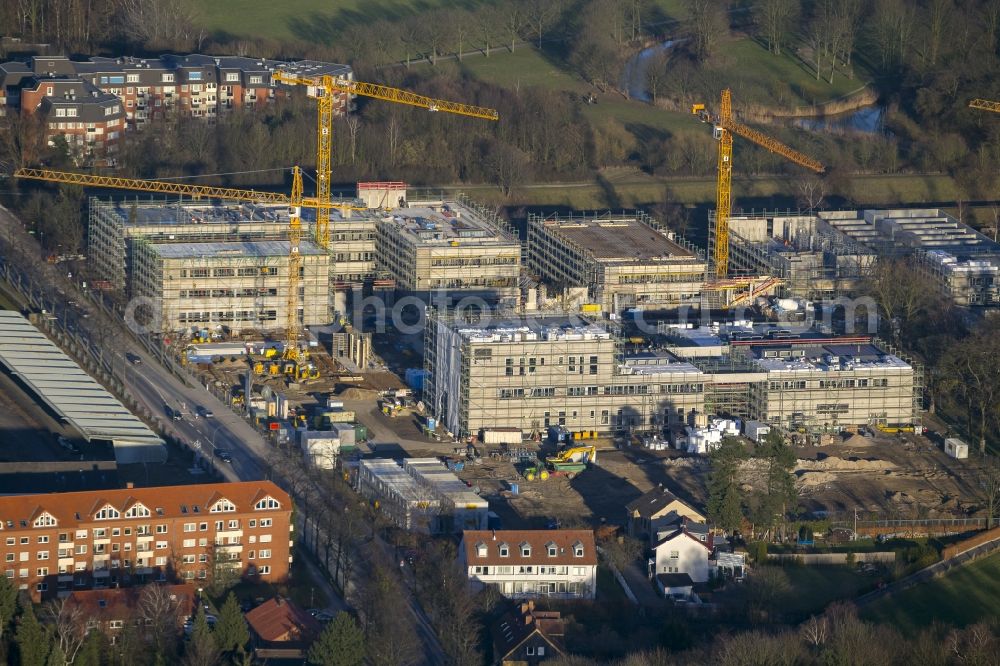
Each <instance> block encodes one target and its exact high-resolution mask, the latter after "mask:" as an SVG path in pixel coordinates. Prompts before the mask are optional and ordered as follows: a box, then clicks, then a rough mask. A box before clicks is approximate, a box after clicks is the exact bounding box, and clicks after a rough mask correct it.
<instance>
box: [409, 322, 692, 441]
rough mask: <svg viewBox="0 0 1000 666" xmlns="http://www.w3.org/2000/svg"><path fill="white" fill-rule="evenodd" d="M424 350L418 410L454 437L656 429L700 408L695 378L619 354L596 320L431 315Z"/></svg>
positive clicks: (665, 364) (653, 356) (664, 359)
mask: <svg viewBox="0 0 1000 666" xmlns="http://www.w3.org/2000/svg"><path fill="white" fill-rule="evenodd" d="M424 342H425V347H424V362H425V367H426V369H427V371H428V375H427V378H426V380H425V384H424V394H423V395H424V402H425V403H426V404H427V405H428V406H429V407H430V408H431V410H432V411H433V413H434V414H435V415H437V417H438V419H439V420H440V422H441V423H442V424H444V426H445V427H446V428H447V429H448V430H449V431H451V432H453V433H456V434H458V435H461V436H468V435H476V434H478V432H479V431H480V429H483V428H517V429H520V430H521V431H522V432H523V433H524V434H525V435H529V434H538V433H541V432H544V429H545V428H548V427H551V426H562V427H564V428H566V429H567V430H569V431H572V432H579V433H587V434H600V435H608V434H611V433H612V432H615V431H618V430H622V429H628V428H633V429H637V430H656V429H659V428H660V427H662V426H663V425H668V424H671V423H679V422H682V421H683V420H684V418H685V415H686V414H687V413H688V412H690V411H691V410H700V409H702V408H703V404H704V396H703V392H704V384H703V382H704V377H703V375H702V373H701V371H699V370H698V369H697V368H695V367H694V366H693V365H691V364H690V363H688V362H686V361H683V360H681V359H678V358H677V357H675V356H673V355H672V354H669V353H646V352H643V353H638V354H634V355H631V356H626V355H625V354H624V353H623V346H622V344H621V342H622V341H621V338H620V336H619V335H618V333H617V331H616V330H615V329H614V327H613V326H612V324H610V323H609V322H606V321H599V320H592V319H589V318H585V317H579V316H574V315H566V314H543V313H539V314H535V315H531V316H515V317H504V318H488V317H484V318H482V319H479V320H475V321H471V320H467V319H463V318H459V317H456V316H455V315H446V314H443V313H439V312H434V311H431V312H430V313H429V314H428V319H427V328H426V330H425V334H424Z"/></svg>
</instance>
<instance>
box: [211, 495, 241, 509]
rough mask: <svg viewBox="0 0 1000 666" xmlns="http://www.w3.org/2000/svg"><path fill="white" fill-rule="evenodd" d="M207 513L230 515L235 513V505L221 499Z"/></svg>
mask: <svg viewBox="0 0 1000 666" xmlns="http://www.w3.org/2000/svg"><path fill="white" fill-rule="evenodd" d="M208 511H209V513H232V512H235V511H236V505H235V504H233V503H232V502H230V501H229V500H227V499H226V498H225V497H223V498H222V499H220V500H219V501H218V502H216V503H215V504H214V505H212V508H211V509H209V510H208Z"/></svg>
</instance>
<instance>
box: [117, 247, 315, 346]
mask: <svg viewBox="0 0 1000 666" xmlns="http://www.w3.org/2000/svg"><path fill="white" fill-rule="evenodd" d="M289 249H290V246H289V242H288V241H246V242H203V243H191V242H183V243H153V242H150V241H147V240H145V239H139V240H138V241H137V242H136V243H135V245H134V249H133V266H132V269H131V270H132V288H133V291H134V295H135V296H137V297H143V298H146V299H148V302H149V303H150V304H151V309H152V310H153V318H154V321H156V322H157V328H158V329H159V330H161V331H164V332H166V331H177V330H183V329H188V330H190V329H191V328H192V327H198V328H202V327H205V328H210V327H214V326H218V325H225V326H228V327H230V328H231V329H233V330H239V329H244V328H245V329H257V330H261V329H277V328H284V326H285V323H286V322H287V321H288V307H289V296H288V283H289ZM299 255H300V256H301V262H302V263H301V269H300V271H301V272H300V274H299V298H298V307H299V312H298V321H299V324H300V325H304V326H310V325H318V324H325V323H327V322H329V300H330V286H329V270H330V267H329V261H330V259H329V256H328V255H327V253H326V252H324V251H323V250H322V249H320V248H319V247H317V246H316V245H315V244H313V243H311V242H309V241H302V242H301V243H300V245H299Z"/></svg>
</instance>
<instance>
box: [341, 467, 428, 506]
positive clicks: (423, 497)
mask: <svg viewBox="0 0 1000 666" xmlns="http://www.w3.org/2000/svg"><path fill="white" fill-rule="evenodd" d="M359 464H360V465H361V467H363V468H364V469H366V470H368V471H369V472H370V473H371V474H372V476H374V477H376V478H377V479H378V480H379V481H381V482H382V483H384V484H385V485H386V487H387V488H391V489H392V490H393V492H395V493H396V494H397V495H399V497H401V498H402V499H403V500H404V501H407V502H426V501H432V500H430V499H429V498H428V497H427V491H426V490H425V489H423V488H421V487H420V486H419V485H418V484H417V481H416V479H414V478H413V477H412V476H410V475H409V474H408V473H407V472H406V470H404V469H403V468H402V467H401V466H400V465H399V463H397V462H396V461H395V460H389V459H385V458H367V459H365V458H362V459H361V461H360V462H359Z"/></svg>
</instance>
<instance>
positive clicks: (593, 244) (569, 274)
mask: <svg viewBox="0 0 1000 666" xmlns="http://www.w3.org/2000/svg"><path fill="white" fill-rule="evenodd" d="M527 256H528V270H529V271H531V273H533V274H534V275H536V276H537V277H538V278H539V279H541V280H542V281H544V282H546V283H548V284H550V285H554V286H561V287H564V288H565V287H569V288H585V289H587V297H588V300H589V302H590V303H593V304H597V305H600V307H601V308H602V309H603V310H604V311H605V312H609V313H619V312H621V311H622V310H624V309H626V308H638V309H668V308H675V307H678V306H680V305H685V304H697V303H698V302H700V298H701V293H702V285H703V284H704V282H705V274H706V268H707V266H706V263H705V259H704V257H703V256H700V255H699V253H698V251H696V250H695V249H694V248H693V246H691V245H689V244H687V243H686V242H685V241H684V240H683V239H681V238H678V237H676V236H674V235H673V234H672V233H670V232H663V231H660V230H658V229H656V228H655V227H654V226H653V225H652V224H651V220H650V218H649V216H648V215H646V214H645V213H634V214H628V215H625V214H623V215H611V214H608V215H602V216H600V217H590V218H588V217H570V218H559V217H556V216H549V217H544V218H543V217H539V216H537V215H533V214H531V215H529V216H528V242H527Z"/></svg>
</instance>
